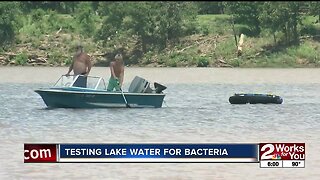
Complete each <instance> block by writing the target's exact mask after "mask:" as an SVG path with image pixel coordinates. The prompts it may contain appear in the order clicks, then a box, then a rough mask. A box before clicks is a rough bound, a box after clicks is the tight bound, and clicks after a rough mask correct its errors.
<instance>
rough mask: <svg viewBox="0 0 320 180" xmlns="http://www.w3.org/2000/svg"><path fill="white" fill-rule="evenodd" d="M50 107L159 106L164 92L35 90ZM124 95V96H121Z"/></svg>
mask: <svg viewBox="0 0 320 180" xmlns="http://www.w3.org/2000/svg"><path fill="white" fill-rule="evenodd" d="M35 92H36V93H38V94H39V95H40V96H41V97H42V99H43V101H44V103H45V104H46V105H47V106H48V107H50V108H121V107H126V103H125V100H124V97H125V98H126V100H127V102H128V104H129V106H130V107H136V108H160V107H162V103H163V99H164V96H165V94H152V93H123V94H122V93H121V92H105V91H97V92H95V91H78V90H77V91H73V90H63V89H38V90H35ZM123 95H124V96H123Z"/></svg>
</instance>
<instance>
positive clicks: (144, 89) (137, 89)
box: [128, 76, 167, 94]
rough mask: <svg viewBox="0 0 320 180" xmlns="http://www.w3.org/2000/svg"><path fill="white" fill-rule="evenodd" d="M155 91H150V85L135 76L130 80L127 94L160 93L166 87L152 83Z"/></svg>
mask: <svg viewBox="0 0 320 180" xmlns="http://www.w3.org/2000/svg"><path fill="white" fill-rule="evenodd" d="M154 87H155V89H151V87H150V83H149V82H148V81H147V80H145V79H143V78H141V77H139V76H136V77H134V79H133V80H132V82H131V84H130V87H129V90H128V91H129V92H130V93H158V94H159V93H162V91H163V90H165V89H166V88H167V87H165V86H163V85H161V84H159V83H156V82H155V83H154Z"/></svg>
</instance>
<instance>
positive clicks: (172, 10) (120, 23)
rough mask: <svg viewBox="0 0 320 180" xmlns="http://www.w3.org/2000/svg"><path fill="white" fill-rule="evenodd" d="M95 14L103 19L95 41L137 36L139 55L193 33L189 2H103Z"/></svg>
mask: <svg viewBox="0 0 320 180" xmlns="http://www.w3.org/2000/svg"><path fill="white" fill-rule="evenodd" d="M99 12H101V13H102V14H105V15H106V17H105V18H104V21H103V24H102V27H101V29H99V31H98V33H97V36H96V39H103V40H104V41H106V40H108V39H114V38H115V37H117V36H126V37H130V36H137V37H138V39H139V42H140V46H141V49H142V51H143V52H148V51H149V50H155V49H159V50H162V49H164V48H166V46H167V43H168V41H176V40H177V39H179V38H180V37H183V36H186V35H187V34H190V33H193V32H194V31H195V24H194V20H195V17H196V6H195V4H193V3H190V2H184V3H182V2H134V3H133V2H126V3H124V2H113V3H109V2H106V3H103V4H102V6H101V7H100V8H99Z"/></svg>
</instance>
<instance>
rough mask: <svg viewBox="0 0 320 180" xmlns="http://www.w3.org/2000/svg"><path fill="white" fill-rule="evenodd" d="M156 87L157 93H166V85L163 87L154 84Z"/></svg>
mask: <svg viewBox="0 0 320 180" xmlns="http://www.w3.org/2000/svg"><path fill="white" fill-rule="evenodd" d="M154 87H155V88H156V90H155V91H156V93H158V94H159V93H162V91H164V90H165V89H167V87H165V86H164V85H161V84H159V83H156V82H155V83H154Z"/></svg>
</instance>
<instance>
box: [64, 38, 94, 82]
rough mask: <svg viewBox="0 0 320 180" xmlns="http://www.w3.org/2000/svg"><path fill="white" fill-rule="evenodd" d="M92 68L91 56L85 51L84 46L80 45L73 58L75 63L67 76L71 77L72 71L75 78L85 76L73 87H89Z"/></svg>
mask: <svg viewBox="0 0 320 180" xmlns="http://www.w3.org/2000/svg"><path fill="white" fill-rule="evenodd" d="M91 67H92V64H91V60H90V56H89V55H88V54H87V53H85V52H84V51H83V46H82V45H81V44H78V45H77V47H76V53H75V55H74V56H73V61H72V63H71V65H70V67H69V71H68V72H67V74H66V76H69V75H70V72H71V71H72V70H73V73H74V75H75V76H76V75H83V76H79V78H78V79H77V80H76V82H75V83H74V85H73V86H77V87H87V76H88V75H89V73H90V70H91Z"/></svg>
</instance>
